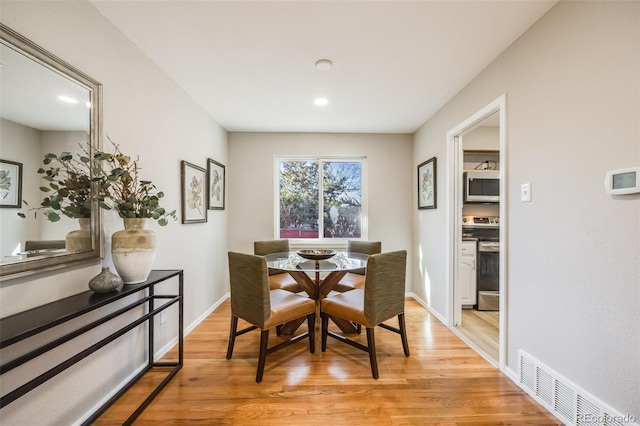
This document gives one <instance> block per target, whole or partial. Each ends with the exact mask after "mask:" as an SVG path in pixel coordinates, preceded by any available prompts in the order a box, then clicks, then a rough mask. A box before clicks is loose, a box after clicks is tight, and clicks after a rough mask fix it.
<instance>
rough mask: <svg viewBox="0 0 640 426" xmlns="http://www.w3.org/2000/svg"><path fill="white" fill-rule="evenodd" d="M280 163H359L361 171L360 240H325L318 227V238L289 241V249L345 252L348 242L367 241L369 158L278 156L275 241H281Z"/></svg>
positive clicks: (275, 193) (320, 206) (320, 195)
mask: <svg viewBox="0 0 640 426" xmlns="http://www.w3.org/2000/svg"><path fill="white" fill-rule="evenodd" d="M280 161H319V162H321V163H322V162H330V161H344V162H349V161H350V162H359V163H360V167H361V169H360V171H361V175H360V176H361V179H362V180H361V182H360V189H361V191H362V194H361V196H362V206H361V214H362V218H361V229H360V238H325V237H324V236H323V235H322V234H323V230H322V229H320V227H318V238H291V239H289V247H290V248H291V249H292V250H297V249H299V248H309V247H313V248H330V249H335V250H345V249H346V247H347V241H348V240H367V239H368V236H369V220H368V219H369V213H368V212H369V196H368V194H369V190H368V181H369V174H368V170H367V169H368V168H367V157H351V156H326V155H276V156H274V159H273V170H274V173H273V176H274V185H273V188H274V195H273V199H274V206H273V219H274V222H273V236H274V239H280ZM318 196H319V197H320V200H319V203H318V208H319V210H320V214H322V211H323V206H324V204H323V194H322V191H320V192H319V194H318Z"/></svg>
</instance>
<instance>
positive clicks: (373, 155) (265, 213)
mask: <svg viewBox="0 0 640 426" xmlns="http://www.w3.org/2000/svg"><path fill="white" fill-rule="evenodd" d="M411 146H412V136H411V135H398V134H375V135H374V134H331V133H329V134H317V133H230V134H229V169H228V170H227V174H228V179H227V185H228V186H227V191H228V192H227V194H228V202H229V209H230V210H231V211H232V212H233V213H232V214H231V215H230V217H229V229H232V230H233V231H232V232H231V233H230V234H229V248H230V250H236V251H243V252H248V253H252V252H253V241H255V240H271V239H273V238H274V229H273V227H274V194H275V192H274V157H275V156H278V155H319V156H322V155H325V156H329V155H341V156H364V157H366V158H367V170H368V176H369V178H368V188H369V191H368V198H369V217H368V221H369V236H368V239H369V240H376V241H378V240H379V241H382V249H383V250H384V251H392V250H402V249H406V250H407V251H409V252H410V247H411V220H410V218H411V206H412V202H411V200H413V199H414V198H415V197H414V194H415V193H416V192H414V190H413V186H412V183H413V180H414V179H415V172H416V171H415V170H414V169H413V168H412V167H410V166H408V165H409V164H411ZM409 270H411V269H409ZM407 282H408V283H410V282H411V281H410V278H409V277H407Z"/></svg>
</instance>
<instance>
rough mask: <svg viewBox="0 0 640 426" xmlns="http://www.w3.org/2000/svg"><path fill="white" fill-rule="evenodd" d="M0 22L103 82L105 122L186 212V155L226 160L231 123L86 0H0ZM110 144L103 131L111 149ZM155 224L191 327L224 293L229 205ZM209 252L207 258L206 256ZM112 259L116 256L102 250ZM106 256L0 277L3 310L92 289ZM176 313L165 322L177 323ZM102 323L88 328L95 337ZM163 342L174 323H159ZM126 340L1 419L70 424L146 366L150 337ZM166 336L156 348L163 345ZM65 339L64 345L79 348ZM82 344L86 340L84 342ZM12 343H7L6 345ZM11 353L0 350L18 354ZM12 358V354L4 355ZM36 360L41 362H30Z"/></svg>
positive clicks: (9, 380)
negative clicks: (177, 275)
mask: <svg viewBox="0 0 640 426" xmlns="http://www.w3.org/2000/svg"><path fill="white" fill-rule="evenodd" d="M0 6H1V8H2V9H1V10H2V23H3V24H5V25H7V26H9V27H11V28H12V29H14V30H16V31H18V32H19V33H21V34H23V35H24V36H26V37H27V38H30V39H31V40H32V41H34V42H35V43H37V44H39V45H41V46H42V47H44V48H45V49H47V50H49V51H51V52H53V53H54V54H56V55H57V56H59V57H61V58H62V59H63V60H65V61H67V62H69V63H70V64H72V65H74V66H75V67H77V68H78V69H80V70H82V71H83V72H85V73H86V74H88V75H90V76H92V77H94V78H95V79H96V80H98V81H99V82H101V83H102V84H103V86H104V87H103V88H104V130H105V133H106V134H108V135H109V137H110V138H111V139H113V140H114V141H115V142H117V143H119V144H120V145H121V149H122V151H123V152H125V153H126V154H129V155H132V156H135V155H139V156H140V165H141V166H142V167H143V170H142V173H141V177H142V178H143V179H149V180H152V181H153V182H154V183H155V184H156V185H157V187H158V188H159V189H161V190H163V191H164V193H165V194H166V197H165V198H164V199H163V203H162V204H163V205H164V206H165V207H166V208H169V209H177V210H178V212H180V160H187V161H189V162H191V163H194V164H196V165H200V166H202V167H206V161H207V157H211V158H213V159H215V160H217V161H219V162H221V163H223V164H225V163H226V162H227V141H226V138H227V136H226V132H225V131H224V130H223V129H222V128H221V127H220V126H219V125H218V124H217V123H216V122H215V121H214V120H213V119H212V118H211V117H210V116H209V115H207V114H206V113H205V112H204V111H203V110H202V109H201V108H200V107H199V106H198V105H197V104H195V102H194V101H193V100H192V99H191V98H189V97H188V96H187V95H186V94H185V93H184V91H183V90H182V89H180V88H179V87H178V86H176V85H175V84H174V83H173V82H172V81H171V80H170V79H169V78H168V77H167V76H166V75H165V74H164V73H163V72H161V71H160V70H159V69H158V67H157V66H156V65H155V64H153V63H152V62H151V61H150V60H149V59H147V58H146V57H145V56H143V55H142V54H141V52H140V51H139V50H138V49H137V48H136V47H135V46H134V45H133V44H132V43H131V42H129V41H128V40H127V39H126V38H125V37H124V36H123V35H122V34H121V33H119V32H118V31H117V30H116V29H115V28H114V27H113V26H112V25H111V24H110V23H109V22H108V21H106V20H105V19H104V18H103V17H102V15H100V13H98V11H97V10H96V9H95V8H94V7H93V6H92V5H91V4H90V3H89V2H87V1H62V2H56V1H42V2H31V1H29V2H24V1H17V2H13V1H2V3H1V4H0ZM108 148H109V145H108V142H107V141H106V139H105V149H108ZM148 228H150V229H153V230H154V231H156V233H157V240H158V252H157V256H156V262H155V265H154V267H155V268H156V269H184V271H185V273H184V277H185V326H187V327H188V326H189V325H190V324H192V323H193V322H194V321H196V320H197V319H198V318H199V317H200V316H202V315H204V314H205V313H206V312H207V311H208V310H209V309H210V308H211V307H212V306H213V304H214V302H216V301H218V300H219V299H220V298H222V297H223V296H224V294H225V293H226V277H227V266H226V251H227V247H226V243H227V210H224V211H210V212H209V217H208V222H207V223H202V224H191V225H182V224H181V223H180V221H178V222H172V223H170V224H169V225H168V226H167V227H164V228H161V227H159V226H158V225H157V224H156V223H155V222H152V223H150V224H149V225H148ZM118 229H122V222H121V220H120V219H118V218H117V217H114V215H113V214H105V215H104V235H105V240H106V242H107V244H106V252H107V253H108V251H109V244H108V242H109V238H110V236H111V234H112V233H113V232H114V231H116V230H118ZM203 259H206V261H203ZM105 263H106V264H110V257H109V256H107V258H106V259H105ZM100 266H101V265H100V262H95V263H93V264H89V265H85V266H82V267H74V268H68V269H65V270H63V271H61V272H57V273H47V274H37V275H34V276H31V277H27V278H20V279H14V280H10V281H4V282H1V283H0V299H1V302H0V303H1V307H0V309H1V314H2V316H6V315H9V314H11V313H14V312H19V311H23V310H26V309H28V308H30V307H33V306H37V305H40V304H43V303H47V302H50V301H53V300H57V299H60V298H62V297H65V296H68V295H71V294H75V293H78V292H82V291H86V290H87V289H88V288H87V282H88V281H89V279H90V278H91V277H93V276H94V275H96V274H97V273H98V272H100ZM174 315H175V311H173V312H172V313H171V314H170V318H169V321H167V324H171V323H172V321H171V320H172V318H171V316H174ZM100 333H101V332H100V331H98V332H96V333H92V335H91V336H88V338H89V339H95V338H96V336H97V335H99V334H100ZM158 334H160V335H161V337H162V338H163V339H164V342H166V341H169V340H170V339H171V338H173V337H175V332H173V333H171V332H166V330H163V329H160V330H158ZM127 336H128V337H126V338H124V339H121V340H122V342H120V343H117V344H112V345H110V346H109V348H108V349H106V350H104V351H103V352H104V353H102V352H100V353H98V354H96V355H94V356H93V357H92V358H91V359H90V360H87V361H83V362H82V363H81V365H79V366H77V367H74V369H72V370H69V372H67V373H64V374H62V375H60V376H57V377H56V378H54V379H53V380H51V381H50V383H47V384H46V385H43V386H41V387H40V388H38V389H36V390H34V391H32V392H31V393H29V394H28V395H27V396H25V397H23V398H22V399H20V400H18V401H16V402H14V403H12V404H10V405H8V406H6V407H5V408H3V409H2V411H1V412H0V418H1V419H2V424H3V425H12V424H20V425H25V424H72V423H74V422H75V421H77V420H78V419H79V418H80V417H81V416H83V415H84V414H85V413H86V412H87V411H89V410H90V409H92V407H93V406H94V405H95V404H96V403H97V402H98V401H100V400H101V399H102V398H104V397H105V396H107V395H108V394H109V393H110V392H112V391H113V389H114V388H115V387H116V386H117V385H118V383H120V381H121V380H122V379H123V378H124V377H126V376H127V375H128V374H130V373H131V372H132V371H133V370H134V369H135V368H136V367H138V366H139V365H140V361H141V360H142V358H141V357H140V353H141V352H142V351H143V350H144V344H143V342H142V341H141V340H138V339H139V336H138V335H135V334H134V335H132V336H129V335H127ZM162 344H163V343H162V341H161V342H160V343H159V344H158V347H161V346H162ZM78 346H79V345H76V344H75V343H74V345H67V346H66V347H65V348H62V349H61V350H60V351H57V352H56V355H55V356H50V357H47V362H48V363H50V362H52V361H53V360H55V359H58V357H62V356H63V355H58V354H60V353H67V354H69V353H73V352H76V351H77V350H78ZM83 347H84V346H83ZM10 349H11V348H10ZM14 355H15V354H12V353H10V354H9V355H6V354H5V352H4V351H3V356H14ZM5 359H6V358H5ZM32 364H35V365H32ZM44 364H45V362H44V361H43V362H40V361H38V362H35V363H34V362H31V363H30V364H29V370H26V369H24V368H20V369H18V371H12V372H11V374H10V375H3V377H2V382H1V383H2V393H3V394H4V393H6V391H7V390H8V388H11V387H13V386H15V385H16V383H19V381H20V380H21V378H22V376H24V375H28V374H29V372H30V371H36V370H39V369H41V368H42V366H43V365H44Z"/></svg>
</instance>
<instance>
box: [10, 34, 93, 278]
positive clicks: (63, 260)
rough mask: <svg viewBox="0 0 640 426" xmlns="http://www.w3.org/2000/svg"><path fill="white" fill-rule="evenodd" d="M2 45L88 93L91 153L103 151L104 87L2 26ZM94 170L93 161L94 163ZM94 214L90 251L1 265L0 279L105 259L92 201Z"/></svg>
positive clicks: (17, 260)
mask: <svg viewBox="0 0 640 426" xmlns="http://www.w3.org/2000/svg"><path fill="white" fill-rule="evenodd" d="M0 42H1V43H2V44H4V45H6V46H9V47H10V48H12V49H14V50H17V51H20V52H21V53H23V54H24V55H25V56H27V57H29V58H31V59H32V60H33V61H34V62H36V63H39V64H41V65H42V66H44V67H46V68H48V69H50V70H51V71H52V72H56V73H58V74H60V75H62V76H64V77H65V78H67V79H69V80H72V81H73V82H75V83H77V84H78V85H80V86H83V87H86V88H87V90H88V91H89V99H90V104H91V105H90V113H89V115H90V117H89V147H88V149H89V153H90V154H92V153H93V152H94V151H95V150H100V149H101V148H102V85H101V84H100V83H99V82H97V81H96V80H94V79H93V78H91V77H89V76H88V75H86V74H84V73H83V72H81V71H79V70H78V69H76V68H75V67H73V66H72V65H70V64H68V63H67V62H65V61H63V60H62V59H60V58H58V57H57V56H55V55H53V54H52V53H50V52H48V51H47V50H45V49H43V48H42V47H40V46H38V45H37V44H35V43H33V42H32V41H30V40H28V39H27V38H25V37H23V36H22V35H20V34H18V33H17V32H15V31H13V30H12V29H11V28H9V27H7V26H6V25H3V24H1V23H0ZM90 168H91V170H92V169H93V159H92V160H91V166H90ZM91 211H92V212H95V213H97V214H92V215H91V242H92V245H91V249H89V250H83V251H77V252H69V253H58V254H55V255H51V256H46V257H33V258H25V259H16V260H9V261H2V262H0V280H6V279H11V278H17V277H19V276H22V275H26V274H30V273H35V272H42V271H44V270H52V269H58V268H62V267H66V266H70V265H73V264H77V263H80V262H90V261H98V260H100V259H101V258H102V254H103V248H102V230H101V224H100V216H101V215H100V207H99V205H98V202H97V201H93V202H92V205H91Z"/></svg>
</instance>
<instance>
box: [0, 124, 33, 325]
mask: <svg viewBox="0 0 640 426" xmlns="http://www.w3.org/2000/svg"><path fill="white" fill-rule="evenodd" d="M40 139H41V134H40V131H39V130H36V129H33V128H31V127H27V126H23V125H22V124H18V123H14V122H13V121H9V120H4V119H0V141H4V142H3V143H2V144H0V145H2V146H1V147H0V149H1V150H0V158H2V159H3V160H9V161H16V162H18V163H22V199H23V200H29V201H27V202H28V203H29V204H30V206H37V205H38V204H39V203H36V202H35V201H34V200H38V199H39V198H40V195H41V193H40V191H39V190H38V187H39V186H40V176H39V175H38V173H37V170H38V167H40V166H41V164H42V159H41V157H40ZM8 141H19V143H15V144H14V143H8ZM28 209H29V206H26V205H25V204H24V203H23V204H22V208H21V209H14V208H2V209H0V258H1V259H6V258H7V257H10V256H11V255H12V253H14V252H17V251H22V250H24V242H25V241H26V240H37V239H41V238H40V237H39V235H40V225H39V222H36V221H34V220H33V219H31V218H33V214H32V213H29V216H28V217H29V219H28V220H27V219H22V218H20V216H18V212H23V213H26V211H27V210H28ZM0 306H1V305H0ZM0 313H2V311H1V310H0Z"/></svg>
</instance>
